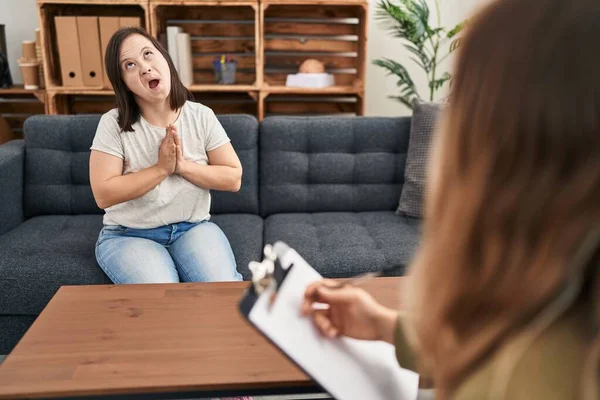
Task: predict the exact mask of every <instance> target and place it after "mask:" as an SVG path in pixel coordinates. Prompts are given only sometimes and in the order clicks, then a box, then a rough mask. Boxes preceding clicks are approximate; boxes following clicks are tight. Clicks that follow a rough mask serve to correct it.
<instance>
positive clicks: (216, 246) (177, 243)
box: [96, 221, 242, 283]
mask: <svg viewBox="0 0 600 400" xmlns="http://www.w3.org/2000/svg"><path fill="white" fill-rule="evenodd" d="M96 259H97V260H98V264H100V267H101V268H102V269H103V270H104V272H105V273H106V275H108V277H109V278H110V279H111V280H112V281H113V282H114V283H173V282H214V281H240V280H242V276H241V275H240V274H239V273H238V272H237V270H236V264H235V258H234V256H233V252H232V251H231V246H230V245H229V241H228V240H227V237H225V234H224V233H223V231H222V230H221V229H220V228H219V227H218V226H217V225H215V224H214V223H212V222H209V221H202V222H199V223H189V222H180V223H177V224H170V225H165V226H161V227H158V228H153V229H132V228H126V227H124V226H118V225H105V226H104V228H103V229H102V231H101V232H100V236H99V237H98V241H97V243H96Z"/></svg>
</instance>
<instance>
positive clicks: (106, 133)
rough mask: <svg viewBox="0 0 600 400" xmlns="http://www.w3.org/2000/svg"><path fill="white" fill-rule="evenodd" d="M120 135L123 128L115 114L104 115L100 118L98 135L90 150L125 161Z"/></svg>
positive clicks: (97, 129)
mask: <svg viewBox="0 0 600 400" xmlns="http://www.w3.org/2000/svg"><path fill="white" fill-rule="evenodd" d="M120 135H121V128H120V127H119V123H118V122H117V119H116V117H115V116H114V115H113V114H109V113H107V114H104V115H103V116H102V118H100V123H99V124H98V128H96V135H95V136H94V141H93V142H92V147H90V149H91V150H97V151H101V152H103V153H107V154H110V155H113V156H115V157H119V158H120V159H124V158H125V154H124V151H123V142H121V136H120Z"/></svg>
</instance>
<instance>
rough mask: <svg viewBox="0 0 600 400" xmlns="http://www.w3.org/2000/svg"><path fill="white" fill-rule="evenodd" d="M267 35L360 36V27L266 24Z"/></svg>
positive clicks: (291, 23) (288, 23)
mask: <svg viewBox="0 0 600 400" xmlns="http://www.w3.org/2000/svg"><path fill="white" fill-rule="evenodd" d="M265 33H266V34H298V35H302V34H306V33H310V34H311V35H325V36H339V35H358V25H356V24H327V23H323V24H315V23H301V22H266V23H265Z"/></svg>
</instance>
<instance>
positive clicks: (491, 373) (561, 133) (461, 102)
mask: <svg viewBox="0 0 600 400" xmlns="http://www.w3.org/2000/svg"><path fill="white" fill-rule="evenodd" d="M598 21H600V2H598V0H569V1H565V0H529V1H522V0H500V1H496V2H494V3H493V4H492V5H490V6H489V8H486V9H485V10H484V11H482V13H481V14H480V15H478V16H477V17H476V18H475V19H474V21H472V22H471V24H470V27H469V32H468V33H467V36H466V38H465V39H464V42H463V45H462V47H461V50H460V56H459V57H460V58H459V61H458V64H457V74H456V77H455V81H454V85H453V87H452V94H451V99H450V104H449V106H448V107H449V108H448V109H447V110H446V111H447V114H446V115H445V119H444V121H443V123H442V124H441V129H440V130H439V132H438V134H437V137H436V143H435V146H434V149H433V155H432V158H431V164H430V170H429V171H430V176H429V181H428V191H427V196H426V202H425V221H424V233H423V238H422V243H421V247H420V250H419V252H418V255H417V256H416V259H415V260H414V264H413V265H412V268H411V272H410V276H409V277H408V278H407V279H408V282H406V283H407V284H406V285H405V286H403V287H406V288H408V292H407V293H406V296H405V301H404V302H403V306H402V308H403V310H404V313H403V314H401V315H400V316H399V314H398V313H397V311H395V310H390V309H387V308H385V307H383V306H381V305H380V304H378V303H377V302H376V301H375V300H374V299H373V298H372V297H371V296H369V295H368V294H367V293H366V292H364V291H363V290H361V289H359V288H353V287H348V286H342V287H341V288H335V289H334V288H331V287H330V286H331V285H334V283H332V282H329V281H320V282H317V283H315V284H313V285H311V286H310V287H309V288H308V289H307V291H306V301H305V304H304V312H305V313H306V314H307V315H310V316H311V317H312V319H313V320H314V323H315V324H316V326H317V327H318V328H319V329H320V331H322V333H323V334H324V335H326V336H328V337H332V338H333V337H336V336H340V335H345V336H350V337H353V338H357V339H365V340H385V341H388V342H390V343H395V345H396V351H397V355H398V359H399V361H400V364H401V365H402V366H404V367H406V368H418V370H419V371H420V372H421V374H422V375H423V376H429V377H431V378H433V382H434V384H435V387H436V399H442V400H443V399H449V398H452V399H457V400H467V399H481V400H488V399H494V400H501V399H506V400H508V399H510V400H520V399H523V400H525V399H527V400H534V399H545V400H558V399H564V400H567V399H569V400H570V399H586V400H598V399H600V390H599V385H600V374H599V372H600V335H599V325H600V315H599V311H600V75H599V74H598V66H599V65H600V52H598V51H595V50H594V48H595V46H596V40H597V38H598V37H600V24H599V23H598ZM315 301H317V302H322V303H328V304H329V309H328V310H325V311H323V310H322V309H321V310H318V311H315V310H313V307H312V303H313V302H315Z"/></svg>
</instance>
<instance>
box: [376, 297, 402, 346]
mask: <svg viewBox="0 0 600 400" xmlns="http://www.w3.org/2000/svg"><path fill="white" fill-rule="evenodd" d="M376 324H377V326H376V330H377V336H378V337H377V340H381V341H384V342H387V343H390V344H394V342H395V336H396V329H397V326H398V312H397V311H396V310H392V309H391V308H387V307H384V306H381V307H380V308H379V310H378V311H377V317H376Z"/></svg>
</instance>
